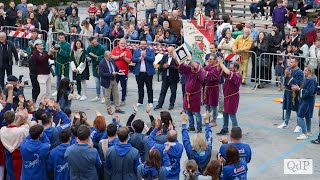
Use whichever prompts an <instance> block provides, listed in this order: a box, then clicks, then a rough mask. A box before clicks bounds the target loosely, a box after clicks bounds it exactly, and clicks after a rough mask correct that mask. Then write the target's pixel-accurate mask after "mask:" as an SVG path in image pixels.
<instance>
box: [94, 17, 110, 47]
mask: <svg viewBox="0 0 320 180" xmlns="http://www.w3.org/2000/svg"><path fill="white" fill-rule="evenodd" d="M109 32H110V28H109V26H108V24H106V23H105V21H104V20H103V19H102V18H100V19H99V21H98V25H96V28H95V30H94V37H95V38H97V39H98V43H99V44H103V45H104V44H105V41H104V37H108V36H109Z"/></svg>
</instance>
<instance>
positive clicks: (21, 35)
mask: <svg viewBox="0 0 320 180" xmlns="http://www.w3.org/2000/svg"><path fill="white" fill-rule="evenodd" d="M8 36H10V37H17V38H24V39H31V38H32V33H31V32H24V31H13V30H8ZM38 37H39V38H41V39H42V34H39V35H38Z"/></svg>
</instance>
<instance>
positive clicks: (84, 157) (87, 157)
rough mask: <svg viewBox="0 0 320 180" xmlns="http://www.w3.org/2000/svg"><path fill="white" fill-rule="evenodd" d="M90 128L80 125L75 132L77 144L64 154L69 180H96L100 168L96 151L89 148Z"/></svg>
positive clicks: (100, 163)
mask: <svg viewBox="0 0 320 180" xmlns="http://www.w3.org/2000/svg"><path fill="white" fill-rule="evenodd" d="M90 133H91V132H90V128H89V127H88V126H87V125H84V124H83V125H80V126H79V128H78V131H77V138H78V143H76V144H73V145H71V146H70V147H68V148H67V150H66V152H65V153H64V158H65V160H66V162H67V163H68V166H69V169H70V180H96V179H98V173H97V171H98V170H99V169H100V168H101V165H102V162H101V160H100V157H99V154H98V151H97V149H95V148H93V147H91V146H89V141H90Z"/></svg>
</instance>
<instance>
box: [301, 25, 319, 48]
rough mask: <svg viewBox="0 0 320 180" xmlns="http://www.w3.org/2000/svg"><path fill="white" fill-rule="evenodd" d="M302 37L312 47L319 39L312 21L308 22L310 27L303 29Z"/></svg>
mask: <svg viewBox="0 0 320 180" xmlns="http://www.w3.org/2000/svg"><path fill="white" fill-rule="evenodd" d="M301 35H303V36H305V37H306V43H307V44H308V45H309V46H312V45H313V43H314V42H315V41H316V39H317V29H316V28H315V27H314V25H313V23H312V21H310V22H308V25H307V26H306V27H304V28H303V29H302V33H301Z"/></svg>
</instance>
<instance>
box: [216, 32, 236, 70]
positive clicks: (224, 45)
mask: <svg viewBox="0 0 320 180" xmlns="http://www.w3.org/2000/svg"><path fill="white" fill-rule="evenodd" d="M231 33H232V31H231V30H230V29H228V30H227V31H226V36H225V37H224V38H223V39H222V40H221V41H220V43H219V45H218V49H221V53H223V58H224V59H225V60H226V61H225V64H226V65H227V67H230V60H229V61H228V60H227V57H228V56H229V55H230V54H232V45H233V42H234V39H233V38H232V36H231Z"/></svg>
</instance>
